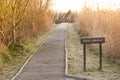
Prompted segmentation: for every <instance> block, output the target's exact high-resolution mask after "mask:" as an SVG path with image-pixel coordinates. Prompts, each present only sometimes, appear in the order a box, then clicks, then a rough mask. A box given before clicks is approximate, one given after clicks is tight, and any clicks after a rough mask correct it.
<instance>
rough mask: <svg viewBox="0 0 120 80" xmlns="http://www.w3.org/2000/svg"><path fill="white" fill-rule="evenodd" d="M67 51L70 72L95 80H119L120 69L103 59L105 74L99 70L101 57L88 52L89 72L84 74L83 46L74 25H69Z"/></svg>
mask: <svg viewBox="0 0 120 80" xmlns="http://www.w3.org/2000/svg"><path fill="white" fill-rule="evenodd" d="M67 29H68V31H67V39H68V40H67V49H68V72H69V73H70V74H74V75H79V76H81V77H87V78H91V79H95V80H119V78H120V68H119V65H115V64H114V63H112V64H110V61H109V62H108V61H107V60H106V59H105V58H104V59H103V72H100V71H99V70H98V68H99V56H98V55H96V54H95V53H94V52H91V51H89V50H87V72H83V48H82V47H83V45H82V44H80V36H81V35H79V34H78V32H77V31H76V29H75V28H74V25H73V24H69V25H68V28H67Z"/></svg>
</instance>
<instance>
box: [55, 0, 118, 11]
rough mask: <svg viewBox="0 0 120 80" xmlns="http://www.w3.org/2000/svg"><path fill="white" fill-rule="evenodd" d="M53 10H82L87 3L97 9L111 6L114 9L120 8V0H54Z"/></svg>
mask: <svg viewBox="0 0 120 80" xmlns="http://www.w3.org/2000/svg"><path fill="white" fill-rule="evenodd" d="M53 3H54V4H53V10H55V11H62V12H66V11H68V10H70V9H71V10H74V11H80V10H81V9H82V8H83V7H84V5H85V3H86V5H87V6H90V7H92V8H93V9H96V7H98V6H99V8H100V9H106V8H111V9H113V10H115V9H118V8H120V0H54V2H53Z"/></svg>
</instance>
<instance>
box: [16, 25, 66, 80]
mask: <svg viewBox="0 0 120 80" xmlns="http://www.w3.org/2000/svg"><path fill="white" fill-rule="evenodd" d="M65 29H66V25H65V24H60V25H59V26H58V27H57V28H56V29H55V31H54V32H53V34H52V35H51V36H50V37H49V39H48V40H47V41H46V43H45V44H44V45H43V46H42V48H40V49H39V50H38V51H37V53H36V54H35V55H34V56H33V57H32V59H31V60H30V61H29V62H28V63H27V65H26V66H25V67H24V69H23V70H22V72H21V73H20V74H19V75H18V76H17V77H16V79H15V80H65V76H64V71H65V70H64V66H65V51H64V42H65Z"/></svg>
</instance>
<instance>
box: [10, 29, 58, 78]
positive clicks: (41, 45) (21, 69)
mask: <svg viewBox="0 0 120 80" xmlns="http://www.w3.org/2000/svg"><path fill="white" fill-rule="evenodd" d="M55 29H56V27H54V29H53V30H52V33H50V34H49V35H48V37H47V38H46V39H45V40H44V41H43V42H42V43H41V44H40V45H39V47H38V48H37V49H36V50H35V51H34V52H33V54H32V55H31V56H29V57H28V59H27V60H26V61H25V63H24V64H23V66H22V67H21V68H20V69H19V71H18V72H17V73H16V74H15V76H13V77H12V79H11V80H15V79H16V77H17V76H18V75H19V74H20V73H21V72H22V71H23V69H24V67H25V66H26V65H27V63H28V62H29V61H30V60H31V58H32V57H33V56H34V55H35V54H36V53H37V52H38V50H39V49H41V48H42V47H43V45H44V44H45V42H47V40H48V39H49V38H50V36H51V35H52V34H53V32H54V30H55Z"/></svg>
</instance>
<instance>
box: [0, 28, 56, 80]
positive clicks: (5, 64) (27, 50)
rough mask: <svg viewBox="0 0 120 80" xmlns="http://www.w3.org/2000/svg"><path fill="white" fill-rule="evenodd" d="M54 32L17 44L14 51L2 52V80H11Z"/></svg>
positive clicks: (50, 31) (0, 75)
mask: <svg viewBox="0 0 120 80" xmlns="http://www.w3.org/2000/svg"><path fill="white" fill-rule="evenodd" d="M53 30H54V27H53V28H52V29H51V30H49V31H47V32H45V33H43V34H42V35H40V36H38V37H37V38H32V39H30V40H28V41H26V42H21V43H16V44H15V47H14V49H13V50H11V51H2V52H1V53H0V80H11V79H12V77H13V76H15V74H16V73H17V72H18V71H19V70H20V68H21V67H22V66H23V64H24V63H25V61H26V60H27V59H28V58H29V56H31V55H32V54H33V53H34V52H35V51H36V50H37V49H38V48H39V47H40V46H41V44H42V43H43V42H44V41H45V40H46V39H47V38H48V36H49V35H50V34H51V33H52V31H53ZM3 57H4V58H3Z"/></svg>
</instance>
